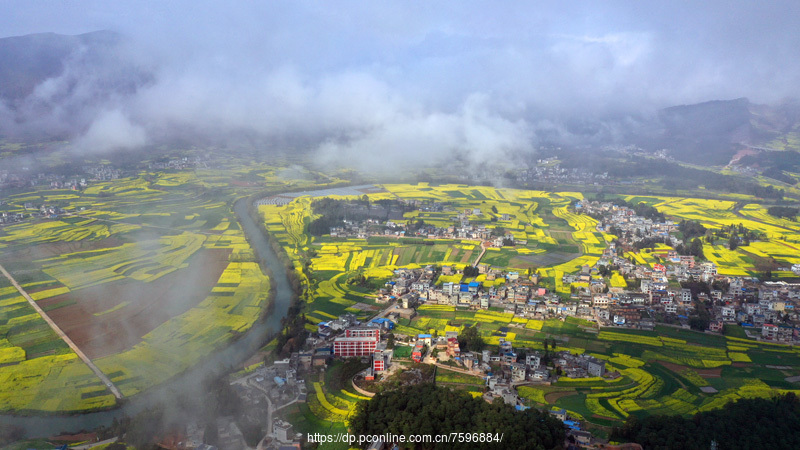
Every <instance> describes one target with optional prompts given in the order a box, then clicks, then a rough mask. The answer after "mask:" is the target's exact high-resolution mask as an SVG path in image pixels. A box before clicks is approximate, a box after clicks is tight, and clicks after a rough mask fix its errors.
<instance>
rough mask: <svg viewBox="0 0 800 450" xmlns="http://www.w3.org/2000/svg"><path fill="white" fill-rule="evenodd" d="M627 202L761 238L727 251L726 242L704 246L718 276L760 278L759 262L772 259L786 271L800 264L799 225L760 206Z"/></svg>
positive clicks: (684, 200) (669, 199) (692, 201)
mask: <svg viewBox="0 0 800 450" xmlns="http://www.w3.org/2000/svg"><path fill="white" fill-rule="evenodd" d="M626 200H629V201H636V202H639V201H643V202H645V203H648V204H650V205H652V206H654V207H656V208H657V209H658V210H659V211H660V212H662V213H664V214H666V215H667V216H669V217H670V218H672V219H673V220H675V221H676V222H678V221H680V220H681V219H687V220H696V221H698V222H700V223H702V224H703V226H705V227H706V228H708V229H711V230H718V229H720V228H721V227H723V226H724V227H730V226H731V225H737V226H738V225H739V224H742V225H744V226H745V227H746V228H747V229H749V230H754V231H756V232H758V233H760V234H761V235H762V236H763V239H761V240H753V241H751V242H750V244H749V245H743V244H740V245H739V247H738V248H737V249H735V250H729V249H728V245H727V242H722V241H719V242H716V243H715V244H709V243H704V245H703V253H704V255H705V257H706V258H707V259H708V260H709V261H711V262H713V263H715V264H716V265H717V267H718V273H719V274H721V275H730V276H761V275H762V274H763V271H764V269H763V268H760V267H759V265H758V264H757V262H758V261H759V260H761V261H766V260H770V259H773V258H774V260H775V261H776V262H777V264H778V266H781V267H783V268H785V269H788V268H789V267H790V266H791V265H792V264H798V263H800V222H797V221H792V220H788V219H785V218H777V217H773V216H770V215H769V214H767V209H766V207H764V206H763V205H760V204H757V203H747V204H744V206H741V207H738V206H737V202H735V201H733V200H730V201H728V200H709V199H696V198H678V197H633V196H628V197H626ZM742 203H744V202H742ZM740 205H741V203H740ZM637 259H640V258H638V257H637ZM643 263H651V262H650V261H644V262H643ZM772 275H773V276H776V277H795V275H794V274H793V273H791V272H790V271H788V270H784V271H777V270H773V271H772Z"/></svg>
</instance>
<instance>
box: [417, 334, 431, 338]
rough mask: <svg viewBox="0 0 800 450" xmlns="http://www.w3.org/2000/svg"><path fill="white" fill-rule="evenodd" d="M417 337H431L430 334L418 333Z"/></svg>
mask: <svg viewBox="0 0 800 450" xmlns="http://www.w3.org/2000/svg"><path fill="white" fill-rule="evenodd" d="M417 337H418V338H420V339H427V338H429V337H431V335H430V334H420V335H418V336H417Z"/></svg>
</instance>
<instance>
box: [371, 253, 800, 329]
mask: <svg viewBox="0 0 800 450" xmlns="http://www.w3.org/2000/svg"><path fill="white" fill-rule="evenodd" d="M612 251H613V250H612ZM666 252H671V251H666ZM665 256H666V255H665ZM608 261H609V262H610V263H612V264H618V265H614V267H617V268H618V269H619V272H620V273H624V274H627V275H628V278H629V279H636V280H638V283H639V287H638V288H635V289H628V288H618V287H617V288H614V287H612V288H608V289H598V288H596V287H595V286H596V285H598V284H601V285H602V286H604V287H605V286H606V283H607V282H606V281H605V280H604V277H602V276H600V275H599V273H598V268H597V267H598V266H599V265H601V263H602V262H603V260H602V259H601V261H599V262H598V265H597V266H595V267H589V266H584V267H583V268H582V270H581V272H580V273H578V274H572V275H568V276H565V279H564V280H563V281H564V282H565V283H568V282H573V281H583V282H586V283H587V284H588V285H589V286H590V288H589V289H581V290H577V292H575V293H573V294H572V295H571V298H569V299H565V298H563V297H562V296H560V295H556V294H554V293H552V292H549V291H548V290H547V289H545V288H542V287H540V286H539V285H538V276H537V275H536V274H535V273H534V274H524V275H523V274H520V273H519V272H517V271H502V270H499V269H493V268H490V267H489V266H487V265H483V264H481V265H479V266H478V269H479V272H480V273H482V274H484V275H485V279H486V280H495V279H497V278H498V277H502V278H504V279H505V283H503V284H501V285H499V286H495V285H494V284H493V285H491V286H484V285H483V283H482V282H478V281H470V282H466V283H455V282H446V283H442V284H441V285H438V286H437V285H435V284H434V277H435V274H436V273H437V270H438V269H437V268H435V267H432V266H428V267H425V268H420V269H398V270H396V271H395V276H394V278H393V279H392V280H391V281H389V282H387V284H386V286H385V287H384V288H382V289H381V290H380V292H379V293H378V297H377V301H378V302H380V303H387V302H390V301H397V303H398V306H399V307H402V308H403V309H398V312H397V313H396V314H402V317H406V318H410V317H413V316H414V315H415V310H414V308H416V307H417V306H419V305H421V304H439V305H452V306H457V307H464V308H470V309H476V310H481V309H489V308H502V310H503V311H504V312H506V313H511V314H514V315H516V316H519V317H523V318H529V319H539V320H543V319H548V318H562V317H567V316H575V317H579V318H583V319H587V320H591V321H595V322H597V323H599V324H600V325H601V326H619V327H627V328H636V329H646V330H652V329H654V327H655V325H656V323H658V322H666V323H670V324H674V325H679V326H683V327H686V328H688V327H689V322H690V321H689V317H690V316H691V315H693V314H696V313H697V310H696V308H697V307H698V305H700V307H703V308H706V309H707V312H708V314H709V316H710V323H709V330H710V331H712V332H719V331H721V330H722V329H723V327H724V325H725V324H740V325H742V326H744V327H745V328H748V329H750V328H752V329H756V328H757V329H762V328H763V326H764V324H773V325H775V328H773V327H767V330H766V331H764V332H763V333H762V335H760V337H762V338H764V339H768V340H777V341H783V342H790V341H792V340H796V339H797V340H800V337H798V333H799V332H798V330H797V327H796V326H795V325H794V324H796V323H800V317H798V311H800V309H798V308H799V307H798V301H800V284H792V283H786V282H769V281H767V282H760V281H759V280H757V279H752V278H746V277H725V276H720V275H718V274H716V266H715V265H714V264H713V263H702V264H696V263H695V261H694V258H693V257H672V258H669V257H667V258H665V264H664V265H662V264H656V265H655V267H649V266H645V265H635V264H632V263H630V262H629V261H627V260H625V259H623V258H617V257H616V256H610V257H609V260H608ZM676 266H678V267H679V268H676ZM441 273H442V274H443V275H449V274H452V273H457V271H456V270H455V269H453V268H452V267H449V266H444V267H442V268H441ZM676 273H679V274H681V275H688V276H689V277H692V278H693V279H695V280H701V281H706V282H713V281H718V282H720V285H721V286H727V289H726V290H724V291H723V290H722V289H709V291H708V292H707V293H706V292H693V291H692V290H690V289H687V288H680V287H673V286H674V285H675V284H676V283H670V280H671V279H674V278H673V276H674V275H675V274H676ZM679 278H680V277H679ZM512 326H513V324H512ZM773 329H777V330H779V331H776V332H773V331H772V330H773ZM748 334H752V335H753V337H757V336H756V335H755V334H753V333H752V332H751V333H748Z"/></svg>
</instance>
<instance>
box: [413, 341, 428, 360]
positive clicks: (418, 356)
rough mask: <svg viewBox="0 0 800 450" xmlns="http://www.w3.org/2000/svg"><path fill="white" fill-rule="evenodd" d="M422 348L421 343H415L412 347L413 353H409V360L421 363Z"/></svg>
mask: <svg viewBox="0 0 800 450" xmlns="http://www.w3.org/2000/svg"><path fill="white" fill-rule="evenodd" d="M424 348H425V347H424V346H423V345H422V342H417V345H415V346H414V351H413V352H411V359H412V360H414V362H420V361H422V352H423V350H424Z"/></svg>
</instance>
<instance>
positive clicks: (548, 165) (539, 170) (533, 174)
mask: <svg viewBox="0 0 800 450" xmlns="http://www.w3.org/2000/svg"><path fill="white" fill-rule="evenodd" d="M516 179H517V182H521V183H531V182H535V183H555V184H598V183H602V184H609V181H610V180H609V178H608V172H603V173H594V172H592V171H591V170H587V169H582V168H570V169H565V168H563V167H561V165H560V164H559V163H558V161H557V159H556V158H546V159H540V160H538V161H537V165H535V166H533V167H529V168H526V169H524V170H521V171H519V172H517V173H516Z"/></svg>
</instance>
